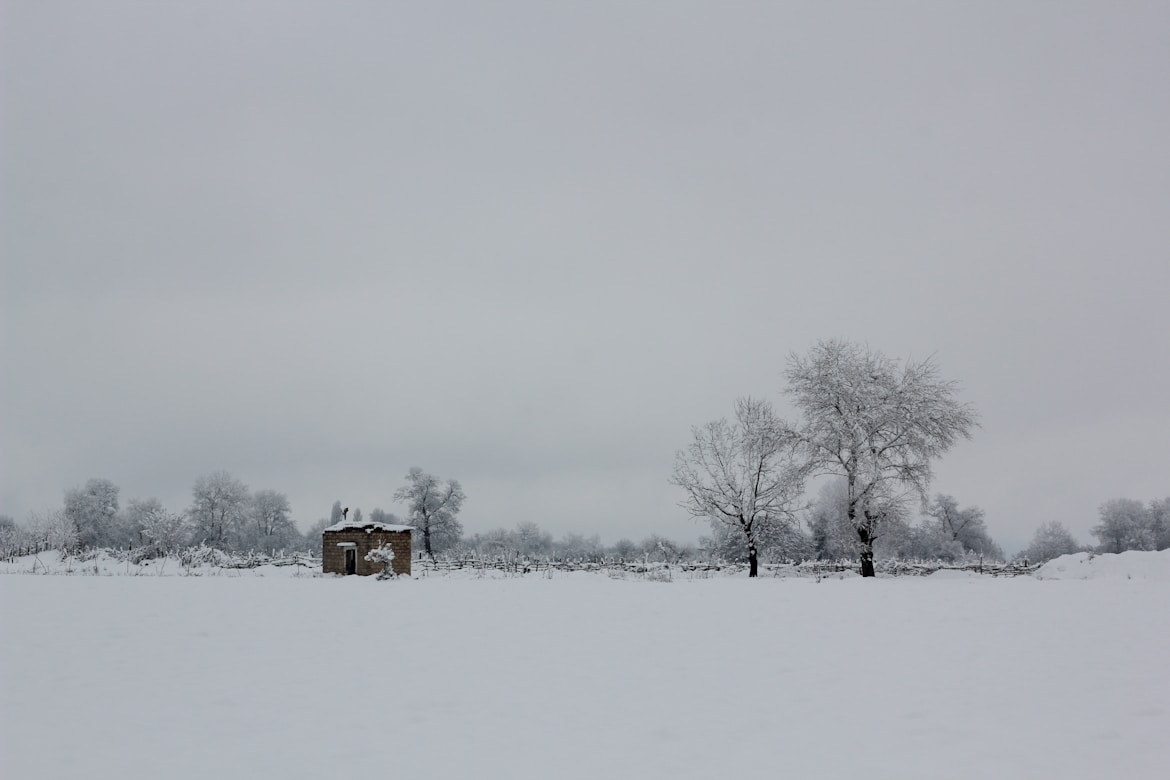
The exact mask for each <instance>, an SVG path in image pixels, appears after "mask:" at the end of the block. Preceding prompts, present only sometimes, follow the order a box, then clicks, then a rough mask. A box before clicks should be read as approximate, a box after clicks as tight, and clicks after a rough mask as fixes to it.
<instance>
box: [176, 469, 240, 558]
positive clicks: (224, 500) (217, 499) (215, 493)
mask: <svg viewBox="0 0 1170 780" xmlns="http://www.w3.org/2000/svg"><path fill="white" fill-rule="evenodd" d="M191 494H192V499H193V501H192V503H191V508H190V509H188V510H187V517H188V518H189V519H190V521H191V526H192V530H193V541H195V542H196V543H203V544H207V545H209V546H211V547H216V548H218V549H221V550H227V549H233V548H235V547H236V546H237V545H238V542H239V540H240V535H241V532H242V531H243V529H244V525H245V523H246V522H247V520H248V507H249V504H250V503H251V494H249V492H248V486H247V485H245V484H244V483H243V482H241V481H240V480H238V479H236V478H235V477H233V476H232V475H231V474H229V473H227V472H226V471H216V472H213V473H211V474H207V475H204V476H201V477H199V478H198V479H197V480H195V486H194V488H192V490H191Z"/></svg>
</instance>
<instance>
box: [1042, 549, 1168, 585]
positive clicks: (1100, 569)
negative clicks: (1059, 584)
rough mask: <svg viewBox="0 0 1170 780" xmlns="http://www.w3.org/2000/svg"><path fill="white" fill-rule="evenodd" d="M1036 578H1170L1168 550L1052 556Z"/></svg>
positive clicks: (1166, 580)
mask: <svg viewBox="0 0 1170 780" xmlns="http://www.w3.org/2000/svg"><path fill="white" fill-rule="evenodd" d="M1034 576H1035V577H1036V579H1038V580H1125V579H1129V580H1157V581H1159V582H1170V550H1161V551H1159V552H1143V551H1140V550H1128V551H1126V552H1123V553H1105V554H1103V555H1097V554H1095V553H1087V552H1082V553H1074V554H1072V555H1062V556H1060V557H1059V558H1054V559H1052V560H1051V561H1049V562H1048V563H1046V564H1044V565H1043V566H1041V567H1040V568H1039V569H1037V570H1036V574H1035V575H1034Z"/></svg>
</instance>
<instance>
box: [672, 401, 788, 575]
mask: <svg viewBox="0 0 1170 780" xmlns="http://www.w3.org/2000/svg"><path fill="white" fill-rule="evenodd" d="M693 434H694V440H693V441H692V442H691V444H690V446H689V447H687V448H686V449H684V450H680V451H679V452H678V454H677V455H676V456H675V464H674V474H673V476H672V477H671V479H670V481H671V483H672V484H675V485H678V486H679V487H681V488H682V489H683V490H684V491H686V500H685V501H683V502H682V503H681V506H682V507H683V508H684V509H687V510H688V511H689V512H690V513H691V514H692V515H693V516H695V517H701V518H705V519H707V520H710V521H711V522H712V523H714V524H718V525H721V526H727V527H729V528H731V529H733V530H734V531H735V532H736V533H738V534H742V535H743V539H744V542H745V543H746V544H747V549H748V566H749V571H748V576H749V577H755V576H756V575H757V574H758V571H759V549H760V541H761V539H763V538H765V536H767V535H768V534H769V533H771V532H773V531H775V530H776V529H777V528H778V527H782V526H784V525H787V524H791V523H793V522H794V521H795V510H796V502H797V501H798V500H799V499H800V496H801V493H802V492H803V472H802V470H801V469H800V467H799V466H798V465H797V464H796V462H795V461H794V460H793V450H792V447H791V446H790V443H789V442H788V441H787V440H786V439H785V437H784V436H783V434H782V430H781V426H780V424H779V421H778V420H777V418H776V416H775V414H774V413H773V411H772V406H771V404H769V403H768V402H767V401H761V400H758V399H754V398H741V399H739V400H738V401H736V402H735V422H734V423H731V422H728V421H727V420H726V419H721V420H716V421H715V422H710V423H707V424H706V425H703V426H700V427H697V428H694V429H693Z"/></svg>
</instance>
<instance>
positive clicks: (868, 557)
mask: <svg viewBox="0 0 1170 780" xmlns="http://www.w3.org/2000/svg"><path fill="white" fill-rule="evenodd" d="M857 536H858V538H859V539H860V540H861V576H862V577H873V576H876V575H875V572H874V569H873V536H871V535H870V532H869V529H868V528H865V527H859V528H858V529H857Z"/></svg>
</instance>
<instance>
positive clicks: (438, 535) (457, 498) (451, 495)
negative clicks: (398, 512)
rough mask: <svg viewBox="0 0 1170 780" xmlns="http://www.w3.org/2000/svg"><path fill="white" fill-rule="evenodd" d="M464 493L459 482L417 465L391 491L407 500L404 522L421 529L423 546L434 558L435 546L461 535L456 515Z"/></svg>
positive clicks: (436, 548)
mask: <svg viewBox="0 0 1170 780" xmlns="http://www.w3.org/2000/svg"><path fill="white" fill-rule="evenodd" d="M464 499H466V496H465V495H464V493H463V488H462V487H460V485H459V482H458V481H456V480H454V479H449V480H447V481H446V482H443V481H442V480H440V479H439V478H438V477H436V476H434V475H433V474H428V473H426V472H425V471H423V470H422V469H420V468H418V467H417V466H416V467H414V468H412V469H411V470H410V472H409V473H408V474H407V475H406V484H405V485H404V486H402V487H400V488H399V489H398V490H396V491H395V492H394V500H395V501H401V502H403V503H404V504H406V511H407V522H408V523H409V524H410V525H413V526H414V527H415V528H417V529H418V530H419V531H421V532H422V548H423V550H424V551H425V552H426V554H427V555H428V556H429V557H430V558H431V559H432V560H433V559H434V557H435V552H436V550H440V549H442V548H444V547H448V546H450V545H453V544H455V543H456V542H458V541H459V539H460V537H461V536H463V526H462V525H460V523H459V520H458V518H457V517H456V515H458V514H459V510H460V509H461V508H462V507H463V501H464Z"/></svg>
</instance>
